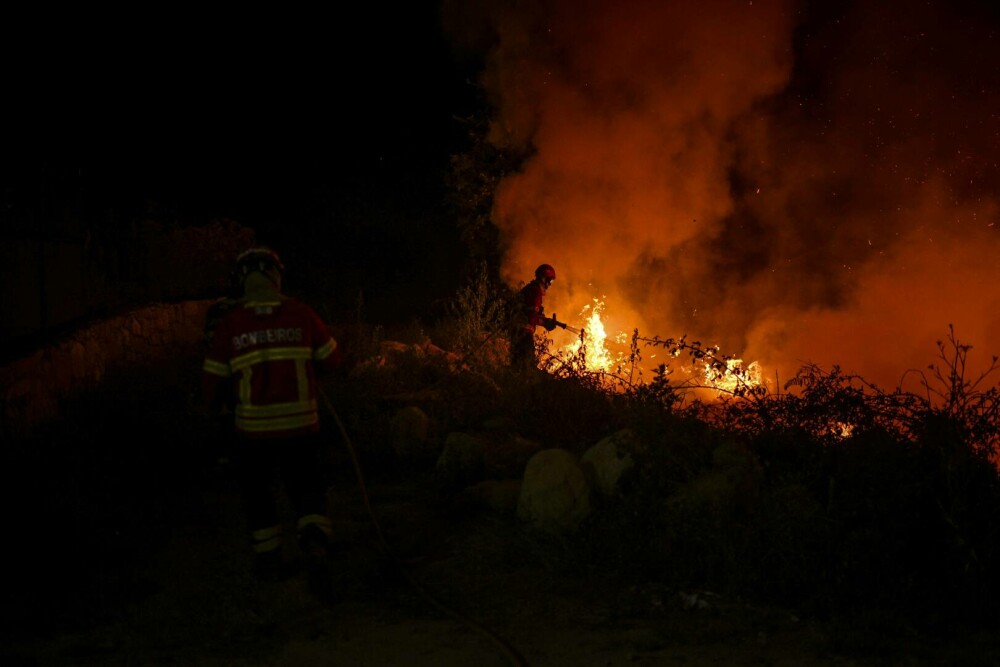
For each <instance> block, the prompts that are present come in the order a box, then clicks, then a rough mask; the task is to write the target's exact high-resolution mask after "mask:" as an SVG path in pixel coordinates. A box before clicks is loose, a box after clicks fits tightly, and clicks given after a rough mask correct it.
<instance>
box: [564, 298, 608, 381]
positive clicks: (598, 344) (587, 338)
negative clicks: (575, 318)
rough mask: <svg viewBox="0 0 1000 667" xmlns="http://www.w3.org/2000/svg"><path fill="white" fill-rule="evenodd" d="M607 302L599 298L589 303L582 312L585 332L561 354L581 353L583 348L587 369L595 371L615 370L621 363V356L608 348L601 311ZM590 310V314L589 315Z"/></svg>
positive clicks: (573, 354) (565, 347)
mask: <svg viewBox="0 0 1000 667" xmlns="http://www.w3.org/2000/svg"><path fill="white" fill-rule="evenodd" d="M604 307H605V304H604V302H603V301H601V300H599V299H594V303H593V305H591V304H587V305H586V306H584V308H583V310H582V311H581V312H580V317H581V319H582V320H584V322H585V323H584V325H583V327H582V330H583V333H582V334H581V335H580V336H579V337H578V338H577V339H576V341H574V342H573V343H570V344H569V345H566V346H564V347H563V348H562V350H561V356H568V357H572V356H575V355H577V354H580V352H581V350H582V352H583V356H584V358H585V359H586V367H587V370H590V371H595V372H606V373H608V372H613V371H614V370H615V368H616V367H617V366H618V365H619V364H620V361H621V357H620V355H619V356H618V357H615V356H613V355H612V354H611V353H610V352H609V351H608V348H607V345H606V343H607V338H608V334H607V332H606V331H605V329H604V322H602V321H601V311H603V310H604ZM588 311H589V315H588Z"/></svg>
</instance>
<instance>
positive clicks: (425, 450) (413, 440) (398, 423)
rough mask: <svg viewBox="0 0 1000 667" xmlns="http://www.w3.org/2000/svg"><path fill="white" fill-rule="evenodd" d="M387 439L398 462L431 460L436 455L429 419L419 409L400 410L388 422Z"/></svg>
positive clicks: (411, 407)
mask: <svg viewBox="0 0 1000 667" xmlns="http://www.w3.org/2000/svg"><path fill="white" fill-rule="evenodd" d="M389 438H390V440H391V442H392V449H393V451H394V452H395V453H396V458H397V459H399V460H400V461H414V460H419V459H428V458H431V460H433V458H432V457H433V456H434V455H435V454H436V453H437V452H436V451H435V447H434V445H433V443H432V442H431V419H430V417H428V416H427V413H425V412H424V411H423V410H421V409H420V408H418V407H416V406H413V405H409V406H406V407H403V408H400V409H399V410H397V411H396V413H395V414H394V415H393V416H392V419H391V420H390V421H389Z"/></svg>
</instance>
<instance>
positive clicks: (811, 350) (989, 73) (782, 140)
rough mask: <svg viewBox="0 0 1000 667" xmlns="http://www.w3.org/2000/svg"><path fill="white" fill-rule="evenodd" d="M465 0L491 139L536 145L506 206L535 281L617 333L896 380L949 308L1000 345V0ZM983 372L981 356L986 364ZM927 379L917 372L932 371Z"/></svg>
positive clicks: (566, 307)
mask: <svg viewBox="0 0 1000 667" xmlns="http://www.w3.org/2000/svg"><path fill="white" fill-rule="evenodd" d="M472 4H473V5H475V6H474V7H469V6H468V4H466V5H461V4H459V3H456V4H455V6H453V7H452V6H446V13H445V17H446V24H447V25H448V26H449V27H450V29H451V30H452V33H453V34H454V35H455V40H456V44H457V45H460V46H464V47H467V48H468V47H476V48H484V49H488V51H487V53H486V56H487V57H486V60H485V62H486V63H487V64H486V67H485V68H484V70H483V71H482V78H481V82H482V84H483V86H484V87H485V89H486V90H487V91H488V93H489V95H490V96H491V99H492V101H493V105H494V106H493V110H494V122H493V126H492V136H491V139H492V140H493V141H494V142H496V143H497V144H498V145H502V146H503V145H508V146H525V145H529V146H531V147H532V148H533V149H534V153H533V156H532V157H531V158H530V159H529V161H528V162H527V163H526V164H525V165H524V169H523V170H522V171H521V172H520V173H518V174H516V175H513V176H510V177H508V178H507V179H506V180H505V181H504V182H503V183H502V184H501V187H500V190H499V192H498V195H497V199H496V206H495V210H494V214H493V217H494V222H495V224H496V225H497V226H498V227H499V228H500V230H501V232H502V234H503V239H504V242H505V244H507V246H508V247H509V252H508V253H507V255H506V260H505V264H504V267H503V271H504V275H505V277H506V279H508V280H509V281H510V282H511V283H512V284H517V283H518V282H521V281H526V280H529V279H530V278H531V275H532V272H533V270H534V267H535V266H536V265H538V264H539V263H541V262H548V263H551V264H553V265H554V266H555V267H556V270H557V273H558V278H557V280H556V282H555V284H554V285H553V287H552V288H551V290H550V291H549V295H548V297H547V304H546V305H547V310H548V311H549V312H553V311H555V312H557V313H558V314H559V316H560V319H568V320H572V319H573V317H574V316H577V314H578V313H579V312H580V311H581V309H582V308H584V307H585V306H587V305H588V304H592V303H593V301H594V299H599V300H600V301H603V302H604V303H605V310H604V315H603V317H604V320H605V325H606V328H607V330H608V331H609V332H610V333H614V332H618V331H622V332H626V333H631V332H632V331H633V329H635V328H638V329H639V331H640V334H641V335H647V336H653V335H656V336H660V337H662V338H665V337H678V336H680V335H687V336H688V338H689V339H691V340H694V339H697V340H700V341H702V342H703V343H705V344H717V345H719V346H720V348H721V351H722V352H723V353H726V354H732V355H735V356H739V357H741V358H743V359H744V360H745V361H746V362H749V361H758V362H759V364H760V365H761V366H762V368H763V371H764V374H765V377H767V378H770V379H771V380H772V381H773V380H774V379H775V378H777V379H778V381H779V382H781V381H783V380H785V379H788V378H789V377H791V376H792V375H793V374H794V373H795V371H796V370H798V368H799V367H800V366H802V365H803V364H805V363H816V364H819V365H820V366H821V367H824V368H831V367H832V366H833V365H839V366H840V367H841V368H842V369H843V370H844V371H846V372H850V373H857V374H860V375H862V376H864V377H865V378H866V379H868V380H869V381H872V382H874V383H876V384H879V385H880V386H883V387H885V388H894V387H895V386H897V384H899V382H900V380H901V378H903V377H904V374H905V373H906V371H907V370H908V369H926V367H927V365H928V364H930V363H934V362H935V361H936V355H937V348H936V345H935V343H936V341H938V340H943V339H945V338H946V336H947V335H948V331H949V325H954V329H955V333H956V335H957V336H958V338H959V339H960V340H961V342H963V343H967V344H971V345H973V347H974V350H973V352H972V354H971V356H970V359H971V360H973V361H974V362H976V361H978V363H980V364H985V363H988V362H989V359H990V356H991V355H992V354H995V353H997V352H1000V279H998V278H1000V252H998V251H1000V225H998V224H997V223H998V218H1000V210H998V199H997V196H998V195H997V193H998V192H1000V189H998V186H1000V172H998V164H997V160H998V155H1000V117H998V113H1000V68H997V67H996V66H995V63H997V62H1000V40H998V39H997V24H998V21H997V17H995V16H991V15H990V14H989V13H988V10H986V9H985V8H984V7H985V5H983V6H982V7H980V6H978V5H954V4H953V3H935V2H931V3H920V4H919V5H916V4H913V3H852V4H842V3H830V4H833V5H835V6H834V7H827V6H826V5H825V4H820V3H815V6H813V5H812V4H810V3H805V4H801V3H792V2H750V1H747V0H743V1H741V2H736V1H725V0H717V1H712V2H702V3H690V2H682V1H669V0H663V1H653V0H649V1H643V0H627V1H623V2H615V3H609V2H601V1H599V0H583V1H581V0H573V1H569V0H546V1H544V2H530V3H529V2H517V1H515V2H497V3H494V4H493V5H491V4H490V3H479V4H476V3H472ZM973 370H974V369H973ZM910 388H912V386H911V387H910Z"/></svg>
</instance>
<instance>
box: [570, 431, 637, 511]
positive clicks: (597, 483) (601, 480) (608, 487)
mask: <svg viewBox="0 0 1000 667" xmlns="http://www.w3.org/2000/svg"><path fill="white" fill-rule="evenodd" d="M634 440H635V434H634V433H633V432H632V431H630V430H629V429H623V430H621V431H619V432H617V433H615V434H613V435H610V436H608V437H607V438H604V439H603V440H601V441H600V442H598V443H597V444H596V445H594V446H593V447H591V448H590V449H588V450H587V451H586V452H585V453H584V455H583V456H582V457H581V458H580V466H581V467H582V468H583V471H584V472H585V473H586V474H587V479H588V481H590V483H591V485H592V486H593V487H594V488H595V489H597V491H599V492H600V493H601V494H602V495H604V496H608V497H610V496H613V495H615V494H616V493H618V491H619V481H620V480H621V478H622V475H624V474H625V473H626V472H628V471H629V470H631V469H632V468H633V466H634V465H635V461H634V460H633V459H632V455H631V454H629V453H628V451H627V450H626V444H627V443H631V442H633V441H634Z"/></svg>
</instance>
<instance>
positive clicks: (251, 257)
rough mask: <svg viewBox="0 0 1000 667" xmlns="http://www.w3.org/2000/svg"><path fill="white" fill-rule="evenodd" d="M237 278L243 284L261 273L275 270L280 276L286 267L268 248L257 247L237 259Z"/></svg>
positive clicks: (244, 252) (242, 253)
mask: <svg viewBox="0 0 1000 667" xmlns="http://www.w3.org/2000/svg"><path fill="white" fill-rule="evenodd" d="M235 270H236V278H237V280H239V281H240V283H241V284H242V283H243V280H244V279H245V278H246V277H247V276H248V275H250V274H251V273H253V272H254V271H260V272H261V273H266V272H267V271H270V270H275V271H277V272H278V274H279V275H281V274H284V273H285V265H284V264H283V263H282V262H281V257H279V256H278V253H276V252H274V251H273V250H271V249H270V248H268V247H267V246H257V247H255V248H250V249H249V250H244V251H243V252H241V253H240V255H239V257H237V258H236V269H235Z"/></svg>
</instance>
